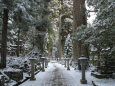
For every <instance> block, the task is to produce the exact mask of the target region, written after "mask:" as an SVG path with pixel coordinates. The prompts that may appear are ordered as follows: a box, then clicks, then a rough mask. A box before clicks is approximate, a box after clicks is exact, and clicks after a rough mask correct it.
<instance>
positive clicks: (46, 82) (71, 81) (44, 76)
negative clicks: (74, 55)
mask: <svg viewBox="0 0 115 86" xmlns="http://www.w3.org/2000/svg"><path fill="white" fill-rule="evenodd" d="M35 77H36V81H30V80H28V81H26V82H25V83H23V84H21V85H20V86H93V85H92V81H94V82H95V83H96V85H98V86H115V82H114V81H115V80H114V79H96V78H95V77H93V76H91V75H90V71H87V72H86V79H87V81H88V84H84V85H83V84H81V83H80V79H81V71H79V70H74V69H73V68H71V70H70V71H68V70H67V69H66V68H65V67H64V65H61V64H59V63H57V62H55V61H52V62H50V63H49V64H48V68H47V69H46V71H45V72H40V73H38V74H37V75H36V76H35Z"/></svg>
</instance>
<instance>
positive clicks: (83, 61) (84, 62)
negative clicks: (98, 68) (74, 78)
mask: <svg viewBox="0 0 115 86" xmlns="http://www.w3.org/2000/svg"><path fill="white" fill-rule="evenodd" d="M61 60H62V61H63V60H64V65H65V67H66V68H67V70H70V64H69V61H70V58H64V59H61ZM79 60H80V65H81V70H82V73H81V74H82V78H81V80H80V82H81V84H87V80H86V78H85V70H86V66H87V60H88V59H87V58H86V57H84V56H81V57H80V58H79ZM57 61H59V60H57Z"/></svg>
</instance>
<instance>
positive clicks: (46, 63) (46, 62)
mask: <svg viewBox="0 0 115 86" xmlns="http://www.w3.org/2000/svg"><path fill="white" fill-rule="evenodd" d="M47 65H48V60H47V59H45V68H47Z"/></svg>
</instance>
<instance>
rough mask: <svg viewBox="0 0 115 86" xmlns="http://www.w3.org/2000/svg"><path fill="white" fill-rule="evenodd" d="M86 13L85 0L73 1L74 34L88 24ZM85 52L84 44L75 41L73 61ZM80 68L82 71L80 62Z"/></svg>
mask: <svg viewBox="0 0 115 86" xmlns="http://www.w3.org/2000/svg"><path fill="white" fill-rule="evenodd" d="M85 11H86V8H85V0H73V17H74V18H73V19H74V20H73V21H74V22H73V33H74V32H77V27H79V26H81V25H86V24H87V22H86V16H85ZM83 50H84V48H83V46H82V43H81V42H79V41H76V40H73V59H78V58H79V57H80V56H81V55H82V54H84V53H83V52H84V51H83ZM78 67H79V69H80V64H79V61H78Z"/></svg>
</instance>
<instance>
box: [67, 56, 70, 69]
mask: <svg viewBox="0 0 115 86" xmlns="http://www.w3.org/2000/svg"><path fill="white" fill-rule="evenodd" d="M67 70H70V66H69V58H67Z"/></svg>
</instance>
